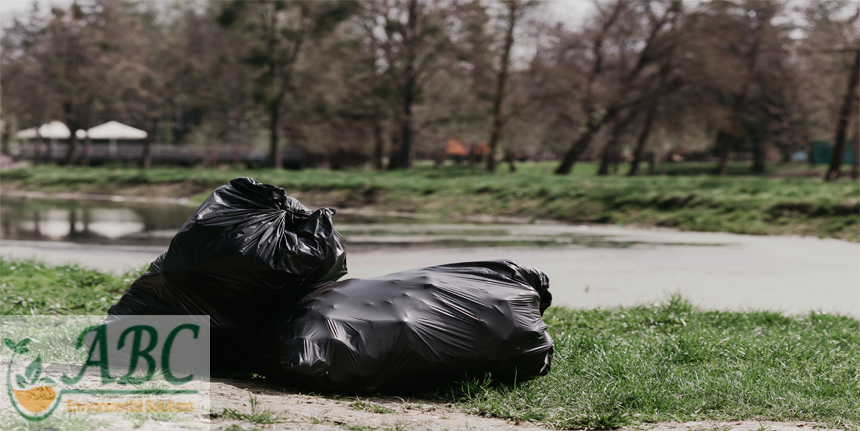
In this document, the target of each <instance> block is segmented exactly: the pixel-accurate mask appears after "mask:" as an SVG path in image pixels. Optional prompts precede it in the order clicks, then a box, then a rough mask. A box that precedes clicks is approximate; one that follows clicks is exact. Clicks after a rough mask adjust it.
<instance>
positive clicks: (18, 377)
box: [15, 374, 27, 389]
mask: <svg viewBox="0 0 860 431" xmlns="http://www.w3.org/2000/svg"><path fill="white" fill-rule="evenodd" d="M15 382H16V383H18V387H19V388H21V389H27V380H25V379H24V376H22V375H20V374H15Z"/></svg>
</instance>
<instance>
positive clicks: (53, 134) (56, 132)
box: [39, 120, 72, 139]
mask: <svg viewBox="0 0 860 431" xmlns="http://www.w3.org/2000/svg"><path fill="white" fill-rule="evenodd" d="M39 136H41V137H43V138H48V139H68V138H69V136H72V132H70V131H69V128H68V127H66V125H65V124H63V123H61V122H59V121H56V120H54V121H51V122H50V123H48V124H42V125H41V126H40V127H39Z"/></svg>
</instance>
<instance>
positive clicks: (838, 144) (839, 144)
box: [824, 49, 860, 181]
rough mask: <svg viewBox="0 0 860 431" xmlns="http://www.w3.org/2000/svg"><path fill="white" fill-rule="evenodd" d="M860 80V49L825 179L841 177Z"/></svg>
mask: <svg viewBox="0 0 860 431" xmlns="http://www.w3.org/2000/svg"><path fill="white" fill-rule="evenodd" d="M858 81H860V49H858V50H857V51H856V52H855V54H854V63H853V64H852V65H851V75H850V76H849V77H848V91H846V92H845V99H844V100H843V101H842V109H840V110H839V121H838V122H837V123H836V140H835V142H834V146H833V157H832V158H831V159H830V168H829V169H828V170H827V174H825V175H824V181H830V180H833V179H836V178H839V170H840V168H841V167H842V159H843V157H844V154H845V132H846V131H847V129H848V121H849V117H850V116H851V111H852V109H851V105H852V104H853V102H854V98H855V97H856V96H855V94H856V93H857V85H858Z"/></svg>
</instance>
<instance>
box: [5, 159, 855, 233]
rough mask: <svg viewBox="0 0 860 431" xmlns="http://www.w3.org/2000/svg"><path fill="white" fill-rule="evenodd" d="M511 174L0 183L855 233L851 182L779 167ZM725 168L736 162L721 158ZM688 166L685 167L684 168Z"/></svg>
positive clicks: (181, 175)
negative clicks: (267, 191) (233, 192)
mask: <svg viewBox="0 0 860 431" xmlns="http://www.w3.org/2000/svg"><path fill="white" fill-rule="evenodd" d="M519 166H520V168H519V171H518V172H516V173H513V174H511V173H508V172H502V171H500V172H498V173H496V174H489V173H487V172H486V171H485V170H483V169H478V168H475V169H473V168H470V167H467V166H442V167H440V168H434V167H432V166H426V165H420V166H417V167H416V168H415V169H414V170H412V171H395V172H375V171H369V170H364V169H355V170H350V171H329V170H320V169H309V170H303V171H280V172H279V171H273V170H267V169H258V170H240V169H225V170H221V169H193V170H192V169H179V168H155V169H150V170H147V171H143V170H138V169H113V168H104V167H102V168H78V167H73V168H58V167H54V166H42V167H39V168H28V169H19V170H12V171H5V172H3V174H2V182H3V187H4V189H5V190H11V189H21V190H40V191H46V192H70V191H71V192H81V193H102V194H127V195H141V196H166V197H189V198H191V199H192V200H194V201H200V200H202V199H203V198H205V196H206V195H208V193H209V192H210V191H211V190H212V189H213V188H215V187H218V186H220V185H223V184H224V183H226V182H227V181H229V180H230V179H232V178H235V177H238V176H251V177H254V178H256V179H257V180H259V181H261V182H264V183H269V184H276V185H279V186H281V187H284V188H285V189H286V190H287V192H288V193H290V194H291V195H293V196H296V197H298V198H300V199H302V200H303V201H305V202H307V203H308V204H312V205H314V206H338V207H368V208H372V209H376V210H384V211H400V212H411V213H416V214H421V215H425V216H428V217H430V218H432V219H436V220H451V219H458V218H461V217H463V216H474V215H491V216H513V217H522V218H526V219H552V220H558V221H563V222H572V223H583V222H586V223H611V224H621V225H638V226H663V227H673V228H677V229H682V230H695V231H723V232H734V233H743V234H756V235H785V234H797V235H814V236H821V237H833V238H843V239H848V240H851V241H860V203H858V202H860V200H858V198H860V183H858V182H856V181H850V180H841V181H835V182H830V183H823V182H821V181H820V179H818V178H817V177H816V178H806V177H795V176H784V175H788V174H792V173H794V171H796V170H798V169H801V168H803V169H806V168H805V167H806V165H786V166H785V167H780V168H779V169H778V171H775V172H772V173H773V174H779V175H783V176H751V175H746V176H744V175H730V176H726V177H715V176H711V175H698V174H704V173H706V172H709V170H711V169H712V168H713V167H712V166H711V165H710V164H704V163H679V164H672V165H668V167H667V174H668V175H664V176H643V177H635V178H628V177H625V176H608V177H597V176H595V175H594V170H595V166H594V165H593V164H587V163H582V164H579V165H577V169H576V171H575V173H574V174H571V175H567V176H558V175H553V174H552V169H553V168H554V166H555V165H554V164H551V163H522V164H520V165H519ZM731 167H732V170H731V172H733V173H735V174H740V173H743V172H746V171H747V168H746V166H745V165H740V164H736V165H732V166H731ZM688 173H689V174H692V175H686V174H688Z"/></svg>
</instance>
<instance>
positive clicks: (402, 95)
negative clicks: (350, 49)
mask: <svg viewBox="0 0 860 431" xmlns="http://www.w3.org/2000/svg"><path fill="white" fill-rule="evenodd" d="M362 5H363V11H362V16H361V25H362V27H363V28H364V30H365V37H366V38H367V43H368V51H369V52H370V53H372V55H373V56H374V58H375V61H374V64H375V65H377V67H379V68H380V69H381V70H382V71H383V73H384V75H386V77H387V79H388V82H389V83H390V87H389V90H390V91H385V92H387V93H388V97H387V100H388V101H389V103H390V105H391V107H392V111H393V115H394V121H395V123H396V124H397V129H398V131H397V133H396V134H395V139H393V142H392V149H391V157H390V160H389V163H388V169H391V170H394V169H411V168H412V159H413V157H414V137H415V131H416V130H415V119H414V107H415V105H417V104H419V103H421V102H423V101H424V93H423V89H424V85H425V84H426V82H427V81H428V80H429V79H430V78H432V77H433V75H434V74H435V73H436V72H437V71H438V69H439V67H440V66H441V63H442V62H441V60H442V54H443V53H445V52H446V51H447V50H448V46H449V40H448V37H447V34H446V32H445V27H444V16H443V14H442V13H440V10H438V9H435V8H434V5H433V4H432V3H429V2H425V1H423V0H403V1H400V0H386V1H379V2H366V3H363V4H362Z"/></svg>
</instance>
